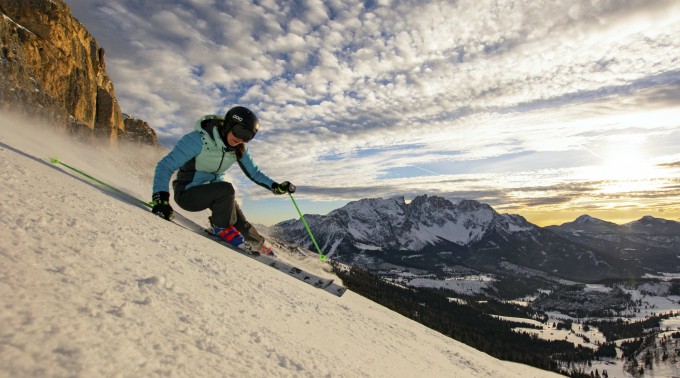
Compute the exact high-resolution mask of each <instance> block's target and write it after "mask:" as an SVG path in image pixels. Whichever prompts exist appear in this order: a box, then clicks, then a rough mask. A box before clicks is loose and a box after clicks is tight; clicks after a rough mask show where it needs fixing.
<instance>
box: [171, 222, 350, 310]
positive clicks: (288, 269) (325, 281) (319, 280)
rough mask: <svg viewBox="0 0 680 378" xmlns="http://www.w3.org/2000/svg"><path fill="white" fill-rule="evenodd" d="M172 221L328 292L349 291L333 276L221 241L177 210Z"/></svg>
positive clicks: (340, 293)
mask: <svg viewBox="0 0 680 378" xmlns="http://www.w3.org/2000/svg"><path fill="white" fill-rule="evenodd" d="M172 223H174V224H176V225H178V226H180V227H182V228H185V229H187V230H190V231H192V232H195V233H198V234H201V235H203V236H205V237H207V238H209V239H210V240H213V241H214V242H216V243H219V244H220V245H222V246H224V247H227V248H228V249H230V250H232V251H234V252H237V253H240V254H242V255H244V256H247V257H250V258H251V259H253V260H256V261H258V262H260V263H262V264H264V265H267V266H269V267H271V268H274V269H276V270H278V271H280V272H282V273H284V274H287V275H289V276H291V277H294V278H296V279H298V280H300V281H302V282H304V283H306V284H308V285H311V286H314V287H316V288H318V289H322V290H324V291H326V292H328V293H331V294H333V295H335V296H338V297H341V296H342V295H343V294H345V291H347V288H346V287H344V286H342V285H339V284H338V283H336V282H335V280H333V279H332V278H323V277H320V276H318V275H316V274H313V273H310V272H308V271H305V270H303V269H300V268H298V267H296V266H294V265H291V264H289V263H287V262H285V261H283V260H281V259H279V258H276V257H274V256H272V255H262V254H260V253H258V252H254V253H253V252H252V251H250V250H247V249H246V250H244V249H239V248H236V247H234V246H232V245H229V244H227V243H226V242H223V241H221V240H220V239H219V238H217V237H216V236H215V235H214V233H213V232H212V230H210V229H206V228H204V227H201V226H200V225H198V224H196V223H194V222H193V221H191V220H189V219H187V218H185V217H183V216H182V215H180V214H177V213H176V212H175V219H174V220H173V221H172Z"/></svg>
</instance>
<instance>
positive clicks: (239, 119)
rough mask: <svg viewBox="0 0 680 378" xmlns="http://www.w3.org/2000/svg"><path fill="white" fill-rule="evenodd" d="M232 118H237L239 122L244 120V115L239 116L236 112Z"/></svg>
mask: <svg viewBox="0 0 680 378" xmlns="http://www.w3.org/2000/svg"><path fill="white" fill-rule="evenodd" d="M231 118H233V119H235V120H237V121H239V122H243V117H239V116H237V115H236V114H234V115H233V116H232V117H231Z"/></svg>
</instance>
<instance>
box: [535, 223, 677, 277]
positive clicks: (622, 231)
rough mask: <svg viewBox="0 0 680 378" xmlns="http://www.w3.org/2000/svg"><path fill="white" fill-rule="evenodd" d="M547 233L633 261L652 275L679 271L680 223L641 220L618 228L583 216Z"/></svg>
mask: <svg viewBox="0 0 680 378" xmlns="http://www.w3.org/2000/svg"><path fill="white" fill-rule="evenodd" d="M546 229H549V230H551V231H553V232H555V233H556V234H557V235H559V236H561V237H563V238H565V239H568V240H572V241H574V242H577V243H581V244H583V245H586V246H589V247H591V248H595V249H598V250H601V251H602V252H603V253H605V254H608V255H609V256H612V257H617V258H621V259H625V260H628V261H636V262H638V263H639V264H640V265H642V266H644V267H646V268H647V269H651V270H653V271H657V272H679V271H680V222H675V221H672V220H667V219H661V218H655V217H652V216H644V217H642V218H640V219H639V220H636V221H633V222H629V223H626V224H622V225H618V224H615V223H611V222H606V221H603V220H600V219H597V218H593V217H590V216H587V215H583V216H581V217H579V218H577V219H576V220H575V221H573V222H568V223H564V224H562V225H560V226H549V227H546Z"/></svg>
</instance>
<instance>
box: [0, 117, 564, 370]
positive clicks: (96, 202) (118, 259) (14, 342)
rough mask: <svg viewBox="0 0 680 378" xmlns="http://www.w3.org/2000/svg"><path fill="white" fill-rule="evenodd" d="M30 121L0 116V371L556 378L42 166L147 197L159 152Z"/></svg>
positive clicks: (79, 179) (83, 181) (72, 176)
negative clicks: (299, 276) (96, 142)
mask: <svg viewBox="0 0 680 378" xmlns="http://www.w3.org/2000/svg"><path fill="white" fill-rule="evenodd" d="M31 123H32V122H28V121H25V120H20V119H17V118H15V117H13V116H10V115H8V114H3V113H0V161H1V163H2V166H3V169H2V171H0V189H1V190H2V201H1V202H0V297H1V298H2V302H1V307H0V376H7V377H32V376H45V377H56V376H74V377H78V376H82V377H98V376H137V377H142V376H144V377H148V376H182V377H189V376H191V377H220V376H233V377H244V376H249V377H252V376H254V377H264V376H266V377H274V376H284V377H285V376H290V377H305V376H307V377H319V376H332V377H336V376H337V377H362V376H370V377H415V376H420V377H443V376H456V377H500V376H502V377H539V376H556V375H553V374H551V373H548V372H545V371H542V370H538V369H534V368H532V367H528V366H524V365H519V364H514V363H509V362H503V361H499V360H497V359H495V358H492V357H490V356H488V355H486V354H484V353H481V352H479V351H477V350H475V349H472V348H470V347H468V346H465V345H463V344H461V343H458V342H456V341H454V340H452V339H449V338H447V337H444V336H443V335H441V334H439V333H437V332H434V331H432V330H429V329H428V328H426V327H423V326H421V325H420V324H418V323H416V322H413V321H411V320H409V319H407V318H404V317H402V316H400V315H398V314H396V313H395V312H392V311H390V310H387V309H386V308H384V307H382V306H380V305H378V304H376V303H374V302H371V301H369V300H367V299H365V298H363V297H361V296H359V295H356V294H354V293H352V292H351V291H348V292H347V293H346V294H345V295H344V296H343V297H341V298H337V297H334V296H332V295H330V294H328V293H326V292H323V291H321V290H318V289H315V288H313V287H311V286H309V285H306V284H304V283H302V282H300V281H297V280H295V279H293V278H290V277H288V276H285V275H283V274H281V273H279V272H276V271H275V270H273V269H271V268H269V267H267V266H264V265H263V264H260V263H258V262H256V261H254V260H252V259H249V258H247V257H245V256H241V255H239V254H236V253H234V252H231V251H229V250H227V249H225V248H224V247H222V246H220V245H219V244H217V243H215V242H213V241H211V240H208V239H207V238H205V237H203V236H199V235H196V234H194V233H192V232H190V231H187V230H184V229H181V228H179V227H177V226H175V225H173V224H171V223H169V222H166V221H164V220H162V219H160V218H157V217H154V216H151V215H150V213H149V211H148V210H147V209H143V208H141V207H139V206H137V205H133V204H131V203H129V202H126V201H122V200H121V199H120V198H116V196H115V195H112V194H111V193H109V192H107V191H104V190H101V189H99V188H97V187H96V186H94V185H91V184H90V183H89V182H87V181H86V180H83V179H82V178H80V177H78V176H75V175H72V174H70V173H68V172H66V171H64V170H62V169H60V168H58V167H55V166H53V165H51V164H50V163H48V162H46V161H45V160H44V159H46V158H48V157H50V156H52V155H57V156H59V157H60V158H61V159H62V161H63V162H65V163H67V164H70V165H73V166H75V167H77V168H80V169H82V170H84V171H86V172H88V173H90V174H93V175H96V176H97V177H98V178H100V179H102V180H104V181H106V182H108V183H110V184H112V185H115V186H117V187H119V188H121V189H124V190H126V191H129V192H130V193H132V194H134V195H137V196H139V198H141V199H144V200H146V199H147V197H148V196H149V190H150V186H151V185H150V181H151V175H152V174H153V165H154V164H155V159H157V158H158V156H155V155H154V154H153V153H148V152H144V151H127V150H125V149H120V150H119V152H123V153H122V154H116V153H115V151H111V150H106V149H95V148H84V147H82V146H76V145H75V144H74V143H73V142H71V141H69V140H68V138H66V137H64V136H63V135H61V134H58V133H53V132H50V131H47V130H44V129H38V128H36V127H34V126H32V125H31ZM185 215H186V214H185ZM199 215H200V214H199ZM199 215H197V216H199ZM204 215H205V214H202V215H200V218H201V219H203V216H204ZM315 273H318V272H315Z"/></svg>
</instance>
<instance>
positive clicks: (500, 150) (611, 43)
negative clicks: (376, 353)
mask: <svg viewBox="0 0 680 378" xmlns="http://www.w3.org/2000/svg"><path fill="white" fill-rule="evenodd" d="M67 3H68V4H69V5H70V6H71V8H72V9H73V11H74V13H75V15H76V16H77V17H79V18H80V19H81V20H82V21H83V22H84V24H85V25H86V26H87V27H88V29H89V30H90V31H91V32H92V33H93V34H94V36H95V37H96V38H97V40H98V41H99V42H100V44H101V45H102V46H104V47H105V48H106V49H107V69H108V71H109V74H110V75H111V76H112V77H113V79H114V83H115V84H116V93H117V95H118V98H119V100H120V103H121V105H122V107H123V109H124V111H125V112H127V113H130V114H133V115H135V116H137V117H139V118H143V119H145V120H147V121H148V122H149V123H150V124H151V125H152V126H153V127H154V128H155V129H156V130H157V131H158V134H159V138H160V140H161V142H163V143H164V144H166V145H167V146H171V145H172V144H174V142H175V141H176V140H177V139H178V138H179V137H180V136H181V135H183V134H184V133H186V132H188V131H189V130H191V129H192V127H193V123H194V121H195V119H197V118H198V117H200V116H201V115H203V114H206V113H213V112H215V113H223V112H225V111H226V110H227V109H228V108H229V107H231V106H233V105H234V104H241V105H245V106H249V107H251V108H253V109H254V110H255V111H256V112H257V114H258V116H259V117H260V119H261V121H262V131H261V133H260V134H258V139H257V140H256V141H254V142H253V143H251V146H250V148H251V149H252V152H253V154H254V155H255V156H256V159H257V161H258V163H259V164H260V166H261V167H262V168H263V170H264V171H265V172H267V173H270V175H272V176H275V177H277V178H278V177H285V178H286V179H290V180H295V181H297V182H299V183H300V184H302V187H305V188H306V189H307V190H306V191H305V192H304V196H308V198H310V199H314V198H316V199H320V200H323V199H328V197H329V196H340V197H342V198H349V197H351V198H352V199H354V198H360V197H368V196H381V195H391V194H400V193H401V194H408V193H417V192H422V191H427V192H429V193H433V194H437V193H439V194H443V195H447V196H450V197H457V196H464V195H467V196H471V197H475V198H477V199H480V198H481V199H484V198H492V199H496V200H494V201H495V202H496V203H498V204H499V205H500V204H503V203H504V204H505V205H506V206H508V207H512V206H516V204H517V203H522V204H523V205H525V206H539V205H541V206H543V205H544V206H548V205H550V204H561V203H565V201H566V202H569V201H572V202H573V201H575V200H574V198H576V197H577V195H575V194H573V195H572V194H565V192H562V191H560V190H557V189H554V190H548V191H546V193H551V194H550V195H544V196H542V197H536V198H534V199H532V200H526V201H519V200H518V199H517V198H516V197H515V196H509V195H503V192H504V191H507V190H508V189H509V188H510V187H511V185H510V184H508V183H507V182H504V181H496V180H501V179H508V177H510V180H511V182H513V184H512V185H514V186H517V187H519V186H523V187H528V186H529V185H527V184H529V183H534V184H537V185H538V186H551V187H552V185H560V184H565V183H573V182H590V181H592V179H594V178H593V177H579V176H578V174H577V172H582V171H581V170H579V168H580V167H589V166H596V165H598V164H601V163H602V160H605V159H606V156H604V155H603V146H605V145H606V144H608V143H609V144H610V143H612V142H611V141H612V139H611V137H612V136H613V135H619V134H626V133H631V132H633V130H642V131H644V132H645V133H649V134H652V135H654V136H655V137H650V142H649V143H654V142H655V141H657V143H659V146H661V145H662V144H663V145H666V146H667V148H662V149H661V151H663V152H655V153H649V154H647V155H646V157H647V158H649V159H651V160H653V161H654V162H656V163H657V164H666V165H661V168H664V169H666V171H665V172H667V173H668V172H670V169H672V168H677V167H676V166H671V165H668V164H669V162H672V161H678V158H677V157H676V158H675V159H672V158H670V157H669V156H670V155H672V154H675V152H672V151H670V149H671V146H677V143H678V142H680V133H678V132H677V131H675V130H678V129H679V127H678V126H680V121H679V120H680V90H678V88H680V85H679V84H680V60H678V59H677V52H678V51H680V38H678V37H679V36H680V3H678V2H677V1H673V0H620V1H598V2H593V1H586V0H582V1H570V2H561V3H560V2H536V1H494V2H491V1H471V0H469V1H456V2H453V1H451V2H441V1H387V0H385V1H300V2H297V1H296V2H289V1H274V0H272V1H264V2H251V3H246V2H242V1H211V0H173V1H165V2H162V3H158V2H138V1H132V0H119V1H115V2H111V1H104V0H87V1H85V0H67ZM655 138H656V139H655ZM643 147H644V148H645V149H646V151H650V150H652V149H653V148H650V146H649V145H647V146H643ZM367 151H371V153H367ZM546 172H552V173H551V174H546ZM674 172H676V173H677V171H674ZM668 174H673V173H668ZM466 175H468V176H466ZM470 175H472V176H474V175H478V176H474V179H473V180H472V181H474V182H477V183H478V186H472V185H471V186H469V187H467V186H466V187H465V188H457V186H460V182H461V180H462V181H463V182H467V181H468V180H469V177H471V176H470ZM560 175H561V176H560ZM512 177H521V178H522V179H523V180H526V181H525V182H515V181H516V180H514V179H512ZM435 178H436V179H435ZM235 179H236V178H235ZM427 180H430V181H431V182H430V181H427ZM447 180H448V181H447ZM479 180H483V181H484V183H479ZM323 188H330V189H329V190H324V189H323ZM339 189H342V190H346V191H344V192H343V193H342V194H339ZM666 194H667V195H668V194H669V193H666ZM672 195H675V194H672ZM504 201H505V202H504ZM679 211H680V210H679Z"/></svg>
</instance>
